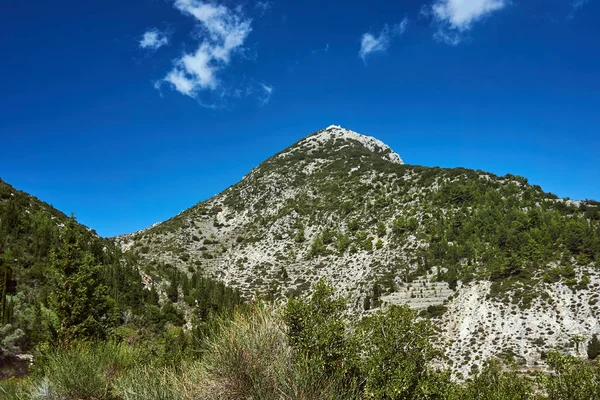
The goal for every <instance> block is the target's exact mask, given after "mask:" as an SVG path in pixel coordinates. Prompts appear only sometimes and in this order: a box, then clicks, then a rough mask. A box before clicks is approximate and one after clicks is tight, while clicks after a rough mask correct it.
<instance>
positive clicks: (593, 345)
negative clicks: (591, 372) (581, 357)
mask: <svg viewBox="0 0 600 400" xmlns="http://www.w3.org/2000/svg"><path fill="white" fill-rule="evenodd" d="M587 355H588V358H589V359H590V360H595V359H596V358H597V357H598V356H599V355H600V340H598V336H597V335H594V336H592V339H591V340H590V342H589V343H588V346H587Z"/></svg>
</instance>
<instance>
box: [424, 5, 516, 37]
mask: <svg viewBox="0 0 600 400" xmlns="http://www.w3.org/2000/svg"><path fill="white" fill-rule="evenodd" d="M508 2H509V0H435V1H434V3H433V4H432V5H431V8H427V9H425V10H424V13H425V14H426V15H428V16H431V17H432V18H433V20H434V22H435V23H436V24H437V28H438V29H437V32H436V33H435V34H434V38H435V39H436V40H438V41H442V42H444V43H447V44H450V45H453V46H456V45H458V44H459V43H460V42H461V41H462V40H463V37H464V33H465V32H467V31H468V30H470V29H471V28H472V27H473V24H474V23H476V22H478V21H481V20H483V19H484V18H486V17H488V16H489V15H490V14H492V13H494V12H496V11H498V10H501V9H503V8H504V7H506V6H507V4H508Z"/></svg>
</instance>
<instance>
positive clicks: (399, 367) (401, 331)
mask: <svg viewBox="0 0 600 400" xmlns="http://www.w3.org/2000/svg"><path fill="white" fill-rule="evenodd" d="M433 334H434V329H433V326H432V325H431V323H430V322H429V321H428V320H419V321H417V319H416V313H415V311H413V310H411V309H410V308H409V307H408V306H406V305H404V306H396V305H394V306H390V307H389V308H387V309H385V311H381V310H380V311H378V312H377V313H376V314H374V315H372V316H368V317H365V318H364V319H363V320H362V321H361V322H360V324H359V327H358V341H359V343H361V344H362V345H363V351H362V353H361V359H360V363H359V365H360V371H361V373H362V377H363V379H364V380H365V387H364V394H365V397H366V398H369V399H382V400H383V399H410V398H418V397H420V396H419V393H418V390H419V389H418V388H419V387H424V386H427V385H424V383H423V382H421V380H423V379H426V378H427V377H429V376H430V375H429V370H428V368H429V367H428V366H429V364H430V363H431V361H433V360H434V359H435V358H436V357H437V356H438V355H441V353H440V352H439V351H438V350H437V349H436V348H435V347H433V346H432V344H431V338H432V337H433Z"/></svg>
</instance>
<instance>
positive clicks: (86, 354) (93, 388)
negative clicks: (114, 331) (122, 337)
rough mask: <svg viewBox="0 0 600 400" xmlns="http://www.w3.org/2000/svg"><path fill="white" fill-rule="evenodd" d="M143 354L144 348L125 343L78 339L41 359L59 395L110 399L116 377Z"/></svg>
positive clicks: (139, 361)
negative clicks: (79, 340)
mask: <svg viewBox="0 0 600 400" xmlns="http://www.w3.org/2000/svg"><path fill="white" fill-rule="evenodd" d="M144 358H145V357H144V356H143V352H142V351H140V350H138V349H136V348H134V347H131V346H127V345H124V344H114V343H110V342H108V343H100V344H94V343H88V342H78V343H75V344H74V345H72V346H70V347H69V348H66V349H65V348H59V349H56V350H54V351H51V352H50V353H49V354H47V355H45V356H44V357H43V359H42V360H40V361H41V362H43V365H44V366H43V369H42V372H43V374H44V376H45V378H46V379H47V380H48V387H49V391H50V392H51V393H53V394H55V395H56V396H58V398H67V399H107V398H110V397H111V395H112V393H111V389H112V388H111V385H112V383H113V381H114V380H115V379H116V378H117V377H118V376H119V375H120V374H122V373H123V372H124V371H127V370H128V369H131V368H132V367H134V366H135V365H136V364H138V363H141V362H143V361H144Z"/></svg>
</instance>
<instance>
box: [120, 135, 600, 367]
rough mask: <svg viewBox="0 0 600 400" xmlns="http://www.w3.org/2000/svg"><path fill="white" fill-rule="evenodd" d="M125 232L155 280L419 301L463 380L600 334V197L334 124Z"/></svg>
mask: <svg viewBox="0 0 600 400" xmlns="http://www.w3.org/2000/svg"><path fill="white" fill-rule="evenodd" d="M116 240H117V242H118V243H120V245H121V248H122V249H123V250H124V251H126V252H128V253H129V254H132V255H134V256H135V257H136V258H138V259H139V263H140V265H141V266H142V268H143V269H144V271H145V272H146V273H147V274H148V275H149V276H150V277H151V278H152V279H154V280H156V281H157V282H160V281H161V279H162V275H163V271H164V270H165V268H172V267H174V268H176V269H178V270H180V271H182V273H184V274H188V275H189V274H192V273H198V274H202V275H204V276H207V277H211V278H214V279H218V280H220V281H223V282H225V283H226V284H228V285H230V286H232V287H234V288H238V289H239V290H240V291H241V292H242V294H243V295H245V296H246V297H252V296H253V295H256V294H260V295H261V296H264V297H267V298H272V299H283V298H284V297H286V296H290V295H294V294H300V293H303V292H305V291H307V290H308V289H309V287H310V286H311V284H314V283H315V282H316V281H318V279H319V278H320V277H325V278H326V279H327V280H328V281H330V282H331V283H332V284H333V285H334V287H335V288H336V290H337V291H338V293H339V294H342V295H344V296H346V297H348V298H349V299H350V300H351V305H352V308H353V309H354V310H355V311H359V312H363V311H368V310H372V309H375V308H378V307H379V306H380V305H381V304H382V303H391V304H395V303H408V304H409V305H411V307H414V308H416V309H418V310H421V311H422V315H423V316H429V317H433V318H439V322H438V323H437V325H438V328H439V333H440V335H439V340H440V341H441V342H442V343H444V345H445V347H446V349H447V355H448V357H449V359H450V361H449V363H450V364H453V366H454V368H455V370H457V371H460V372H462V373H463V374H468V373H470V372H471V369H472V368H477V367H478V366H479V364H480V362H481V360H483V359H486V358H489V357H490V356H491V355H501V356H503V357H510V358H514V359H515V360H516V361H518V362H520V363H521V364H523V365H528V366H532V367H533V366H535V365H536V364H538V363H542V364H543V358H544V357H545V353H546V351H547V350H548V349H550V348H559V349H564V350H565V351H567V352H571V353H576V352H577V351H578V350H581V351H582V349H583V348H584V345H581V346H579V345H577V346H576V345H575V342H583V343H584V344H585V343H586V342H587V341H588V340H589V339H590V338H591V335H592V334H594V333H600V324H599V322H598V319H599V314H600V309H599V306H600V305H599V304H598V296H599V295H598V288H599V287H600V278H599V272H600V271H599V267H598V260H599V259H600V207H599V203H597V202H594V201H571V200H567V199H558V198H557V197H556V196H554V195H552V194H550V193H546V192H544V191H543V190H542V189H541V188H540V187H539V186H532V185H530V184H529V183H528V182H527V179H525V178H523V177H519V176H513V175H506V176H503V177H498V176H495V175H493V174H490V173H486V172H483V171H473V170H467V169H462V168H455V169H442V168H428V167H420V166H411V165H405V164H403V162H402V159H401V158H400V156H398V155H397V154H396V153H394V152H393V151H392V150H391V149H390V148H389V147H388V146H386V145H385V144H384V143H382V142H380V141H378V140H376V139H374V138H370V137H367V136H363V135H359V134H357V133H354V132H351V131H349V130H346V129H343V128H340V127H335V126H331V127H328V128H326V129H323V130H321V131H318V132H316V133H314V134H312V135H309V136H307V137H306V138H304V139H302V140H301V141H299V142H298V143H296V144H294V145H292V146H291V147H289V148H288V149H285V150H284V151H282V152H280V153H279V154H276V155H274V156H273V157H271V158H269V159H268V160H266V161H264V162H263V163H261V164H260V165H259V166H258V167H256V168H255V169H253V170H252V171H251V172H250V173H249V174H248V175H247V176H245V177H244V178H243V179H242V181H240V182H239V183H237V184H235V185H233V186H232V187H230V188H228V189H227V190H225V191H224V192H222V193H220V194H218V195H216V196H215V197H213V198H211V199H208V200H207V201H204V202H201V203H199V204H197V205H195V206H193V207H191V208H190V209H188V210H186V211H184V212H182V213H181V214H179V215H177V216H175V217H174V218H172V219H170V220H168V221H165V222H163V223H161V224H157V225H156V226H153V227H151V228H149V229H146V230H143V231H140V232H137V233H133V234H130V235H124V236H121V237H119V238H116Z"/></svg>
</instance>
